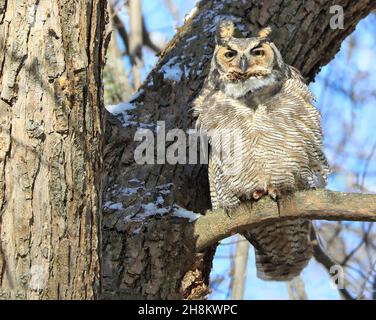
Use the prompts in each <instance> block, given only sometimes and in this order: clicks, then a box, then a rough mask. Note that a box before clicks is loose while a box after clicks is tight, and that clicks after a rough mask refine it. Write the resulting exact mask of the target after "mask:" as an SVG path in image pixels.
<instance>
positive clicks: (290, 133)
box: [266, 77, 330, 189]
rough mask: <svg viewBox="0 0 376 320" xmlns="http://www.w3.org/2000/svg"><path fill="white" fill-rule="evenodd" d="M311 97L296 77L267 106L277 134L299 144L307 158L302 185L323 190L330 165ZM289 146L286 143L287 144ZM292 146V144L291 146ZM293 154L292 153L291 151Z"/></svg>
mask: <svg viewBox="0 0 376 320" xmlns="http://www.w3.org/2000/svg"><path fill="white" fill-rule="evenodd" d="M313 100H314V97H313V95H312V93H311V92H310V91H309V89H308V87H307V86H306V85H305V83H304V82H302V80H301V79H299V78H298V77H293V78H291V79H289V80H287V81H286V82H285V83H284V85H283V87H282V89H281V91H280V92H279V93H278V94H276V95H275V96H273V97H272V98H271V99H270V100H269V101H268V102H267V103H266V104H267V106H268V108H269V112H270V114H271V116H273V117H275V120H274V121H273V122H274V123H276V124H277V123H280V124H279V129H278V130H279V131H280V132H284V133H285V136H286V137H287V139H291V141H292V142H296V141H299V145H300V146H301V147H303V148H304V151H305V153H306V155H307V157H308V163H307V164H306V166H305V167H303V170H302V172H301V176H302V177H301V179H300V181H301V182H307V183H303V185H301V186H297V189H300V188H306V187H307V186H308V187H323V186H325V184H326V180H327V175H328V174H329V172H330V170H329V165H328V162H327V160H326V157H325V155H324V152H323V143H322V139H323V134H322V129H321V124H320V113H319V111H318V110H317V109H316V107H315V106H314V105H313V103H312V101H313ZM286 144H287V145H288V144H289V141H286ZM291 145H292V144H291ZM291 152H293V150H291Z"/></svg>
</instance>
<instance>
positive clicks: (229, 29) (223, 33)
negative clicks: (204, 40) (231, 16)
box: [216, 20, 235, 43]
mask: <svg viewBox="0 0 376 320" xmlns="http://www.w3.org/2000/svg"><path fill="white" fill-rule="evenodd" d="M234 33H235V25H234V22H233V21H231V20H223V21H221V22H220V23H219V24H218V27H217V34H216V39H217V43H223V42H227V41H228V40H230V38H232V37H233V36H234Z"/></svg>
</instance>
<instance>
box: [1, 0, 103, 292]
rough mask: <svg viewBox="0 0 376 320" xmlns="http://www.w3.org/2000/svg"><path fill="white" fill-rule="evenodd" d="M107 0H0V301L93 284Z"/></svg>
mask: <svg viewBox="0 0 376 320" xmlns="http://www.w3.org/2000/svg"><path fill="white" fill-rule="evenodd" d="M104 25H105V1H100V0H98V1H97V0H92V1H86V0H82V1H69V0H57V1H37V0H23V1H18V0H11V1H9V0H8V1H6V0H5V1H4V0H2V1H0V97H1V99H0V119H1V120H0V123H1V127H0V208H1V211H0V297H1V298H2V299H72V298H77V299H92V298H96V297H98V295H99V293H100V292H99V288H100V281H101V280H100V260H99V259H100V252H99V251H100V225H101V224H100V213H101V204H102V200H101V197H102V195H101V192H102V176H101V172H102V145H103V121H102V114H103V101H102V78H101V68H102V66H103V65H104V41H105V38H104Z"/></svg>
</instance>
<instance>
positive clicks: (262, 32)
mask: <svg viewBox="0 0 376 320" xmlns="http://www.w3.org/2000/svg"><path fill="white" fill-rule="evenodd" d="M271 32H272V28H270V27H266V28H263V29H261V30H260V31H259V33H258V37H259V38H266V37H267V36H268V35H269V34H270V33H271Z"/></svg>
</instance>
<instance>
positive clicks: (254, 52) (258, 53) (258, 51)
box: [251, 49, 265, 57]
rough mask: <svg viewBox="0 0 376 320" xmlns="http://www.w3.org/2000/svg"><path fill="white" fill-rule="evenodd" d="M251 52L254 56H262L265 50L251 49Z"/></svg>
mask: <svg viewBox="0 0 376 320" xmlns="http://www.w3.org/2000/svg"><path fill="white" fill-rule="evenodd" d="M251 53H252V54H253V55H254V56H256V57H263V56H264V55H265V51H264V50H263V49H255V50H252V51H251Z"/></svg>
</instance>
